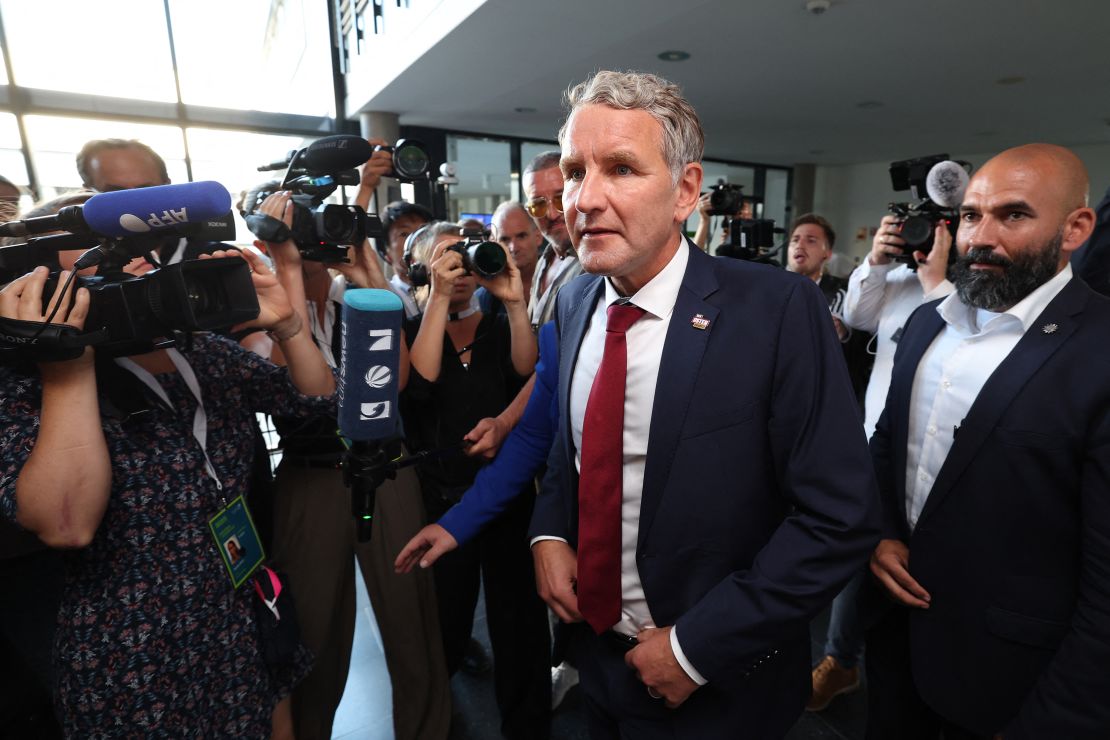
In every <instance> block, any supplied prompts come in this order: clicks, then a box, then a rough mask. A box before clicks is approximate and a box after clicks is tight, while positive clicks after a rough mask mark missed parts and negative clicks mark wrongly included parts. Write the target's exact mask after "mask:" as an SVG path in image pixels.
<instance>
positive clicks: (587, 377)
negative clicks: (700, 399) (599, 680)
mask: <svg viewBox="0 0 1110 740" xmlns="http://www.w3.org/2000/svg"><path fill="white" fill-rule="evenodd" d="M689 259H690V252H689V247H688V246H687V244H686V240H685V239H683V240H682V241H681V243H680V244H679V247H678V251H676V252H675V254H674V256H673V257H672V258H671V261H670V262H668V263H667V266H666V267H664V268H663V269H662V270H660V271H659V273H658V274H657V275H656V276H655V277H653V278H652V279H651V280H650V281H649V282H648V283H647V284H646V285H644V286H643V287H642V288H640V289H639V290H638V291H636V294H635V295H633V296H630V297H629V301H630V302H631V303H632V304H633V305H636V306H639V307H640V308H642V309H644V311H645V312H646V313H645V314H644V315H643V316H642V317H641V318H640V320H639V321H637V322H636V323H635V324H633V325H632V327H631V328H630V329H629V330H628V333H627V334H626V337H625V338H626V342H627V352H628V369H627V372H626V374H625V388H624V435H623V446H624V450H623V454H624V461H623V471H622V472H623V475H622V483H623V492H622V498H621V620H620V622H618V623H617V624H616V625H615V626H614V627H613V629H614V630H615V631H617V632H621V633H624V634H626V635H635V634H637V633H638V632H640V630H643V629H645V628H648V627H654V626H655V621H654V620H653V619H652V616H651V611H650V610H649V609H648V603H647V598H646V597H645V595H644V586H643V583H641V581H640V571H639V568H638V566H637V563H636V542H637V539H638V536H639V531H640V500H641V498H642V495H643V489H644V467H645V465H646V463H647V450H648V437H649V436H650V433H651V413H652V407H653V406H654V404H655V385H656V382H657V381H658V379H659V364H660V362H661V361H662V359H663V344H664V343H665V342H666V340H667V328H668V327H669V326H670V324H671V314H672V312H673V311H674V304H675V301H677V300H678V291H679V290H680V289H681V287H682V277H683V276H684V275H685V274H686V263H687V262H688V261H689ZM621 297H622V296H621V295H620V294H619V293H617V290H616V288H614V287H613V284H612V283H611V282H610V281H609V280H608V279H607V280H606V281H605V296H604V298H603V299H602V300H599V301H598V303H597V307H596V308H595V309H594V313H593V316H591V317H590V325H589V328H588V329H587V330H586V335H585V336H584V337H583V339H582V347H581V349H580V350H579V353H578V361H577V362H576V363H575V365H574V374H573V375H572V376H571V383H570V428H571V435H572V438H573V441H574V449H575V453H574V466H575V468H577V469H578V470H579V471H580V472H581V470H582V453H581V449H582V422H583V420H584V418H585V416H586V402H587V401H588V400H589V398H590V389H591V388H593V383H594V376H596V375H597V371H598V368H599V367H600V366H601V358H602V355H604V353H605V325H606V322H607V319H608V316H607V313H606V312H607V310H608V308H609V306H610V305H611V304H613V303H615V302H617V301H618V300H620V299H621ZM671 649H672V650H673V651H674V654H675V657H676V658H677V659H678V662H679V664H680V665H681V666H682V667H683V669H684V670H685V671H686V673H687V674H689V676H690V678H692V679H693V680H694V681H696V682H697V683H698V684H704V683H705V679H704V678H702V676H701V675H700V674H699V673H698V672H697V670H696V669H695V668H694V667H693V665H691V663H690V662H689V661H688V660H687V659H686V656H685V654H684V653H683V652H682V647H681V646H680V645H679V642H678V635H677V631H676V630H673V629H672V630H671Z"/></svg>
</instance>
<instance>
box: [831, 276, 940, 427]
mask: <svg viewBox="0 0 1110 740" xmlns="http://www.w3.org/2000/svg"><path fill="white" fill-rule="evenodd" d="M952 290H953V286H952V283H950V282H948V281H947V280H944V281H942V282H941V284H940V285H938V286H937V287H935V288H933V289H932V290H931V291H929V294H928V295H925V293H924V291H923V290H922V289H921V282H920V281H919V280H918V279H917V273H916V272H914V271H913V270H911V269H910V268H909V267H908V266H907V265H904V264H902V263H895V262H890V263H888V264H885V265H872V264H871V263H870V262H869V261H868V260H866V259H865V260H864V261H863V263H862V264H860V266H859V267H857V268H856V269H855V270H854V271H853V272H852V275H851V277H849V278H848V292H847V293H846V294H845V296H844V305H843V311H844V323H845V324H847V325H848V326H850V327H852V328H853V329H861V330H863V331H866V332H870V333H872V334H874V335H875V339H873V340H872V343H873V344H874V345H875V366H874V367H873V368H872V370H871V380H870V381H868V383H867V394H866V396H865V398H864V404H863V405H864V422H863V427H864V431H865V432H866V434H867V438H868V439H870V438H871V435H872V434H874V433H875V424H876V423H877V422H878V421H879V415H880V414H882V412H883V407H884V406H886V393H887V390H888V389H889V388H890V373H891V371H892V370H893V369H894V350H895V349H896V348H897V346H898V344H897V342H895V341H894V340H893V339H892V337H893V336H894V334H895V333H896V332H897V331H898V330H899V329H900V328H901V327H902V325H903V324H905V323H906V319H908V318H909V317H910V314H911V313H913V310H914V309H915V308H917V307H918V306H920V305H921V304H922V303H926V302H928V301H932V300H935V299H937V298H943V297H944V296H946V295H948V294H950V293H951V292H952ZM869 348H870V346H869Z"/></svg>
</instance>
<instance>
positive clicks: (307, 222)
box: [243, 134, 409, 263]
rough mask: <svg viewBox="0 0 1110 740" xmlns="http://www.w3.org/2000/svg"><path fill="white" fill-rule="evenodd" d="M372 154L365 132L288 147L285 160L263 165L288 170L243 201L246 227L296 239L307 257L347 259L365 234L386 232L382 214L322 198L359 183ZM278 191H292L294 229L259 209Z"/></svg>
mask: <svg viewBox="0 0 1110 740" xmlns="http://www.w3.org/2000/svg"><path fill="white" fill-rule="evenodd" d="M399 143H401V142H399ZM406 151H407V150H406ZM373 153H374V150H373V148H372V147H371V146H370V143H369V142H367V141H366V140H365V139H363V138H362V137H360V136H351V135H347V134H339V135H336V136H326V137H324V138H323V139H318V140H317V141H315V142H313V143H312V144H310V145H309V146H307V147H305V148H304V149H299V150H296V151H293V152H290V153H289V154H288V155H286V158H285V159H281V160H277V161H275V162H271V163H270V164H266V165H262V166H261V167H259V168H258V169H259V171H266V170H274V169H282V168H284V169H285V175H284V176H283V177H282V179H281V181H280V182H275V183H274V184H273V187H264V188H259V189H257V190H254V191H252V195H253V197H252V198H251V200H252V201H253V202H250V203H247V202H244V203H243V213H244V219H245V220H246V222H247V228H249V229H250V230H251V232H252V233H253V234H254V235H255V236H257V237H258V238H259V239H262V240H263V241H268V242H283V241H286V240H287V239H290V238H291V239H293V241H294V242H296V244H297V249H298V250H299V251H300V253H301V257H303V258H304V259H306V260H312V261H315V262H326V263H335V262H344V261H346V259H347V249H348V247H349V246H351V245H355V244H360V243H362V240H363V239H366V238H367V237H384V236H385V232H384V231H383V230H382V223H381V219H379V218H378V216H377V215H376V214H372V213H367V212H366V211H364V210H363V209H362V208H360V207H358V206H348V205H340V204H338V203H324V200H325V199H327V197H328V196H330V195H331V194H332V193H334V192H335V191H336V189H337V188H338V187H339V186H340V185H358V183H359V173H358V170H356V169H355V167H357V166H359V165H361V164H362V163H363V162H365V161H366V160H368V159H370V157H371V155H372V154H373ZM406 156H409V155H407V154H406ZM395 166H396V164H395ZM280 190H288V191H290V192H292V193H293V196H292V199H293V227H292V228H291V229H290V228H288V227H286V226H285V224H284V223H282V222H281V221H280V220H279V219H276V218H273V217H271V216H267V215H265V214H262V213H258V212H257V209H258V206H259V205H260V204H261V203H262V201H263V200H264V199H265V198H266V197H267V196H269V195H270V194H271V193H275V192H278V191H280Z"/></svg>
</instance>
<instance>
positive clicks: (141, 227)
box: [81, 181, 231, 236]
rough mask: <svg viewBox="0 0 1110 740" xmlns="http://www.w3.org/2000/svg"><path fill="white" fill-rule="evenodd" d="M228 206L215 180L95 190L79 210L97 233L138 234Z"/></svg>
mask: <svg viewBox="0 0 1110 740" xmlns="http://www.w3.org/2000/svg"><path fill="white" fill-rule="evenodd" d="M230 209H231V194H230V193H229V192H227V188H225V187H224V186H223V185H221V184H220V183H218V182H211V181H204V182H186V183H181V184H179V185H156V186H154V187H152V188H135V189H133V190H116V191H113V192H110V193H98V194H96V195H94V196H93V197H91V198H89V199H88V200H87V201H86V202H85V204H84V206H83V207H82V209H81V215H82V216H84V218H85V223H86V224H88V227H89V228H90V229H91V230H92V231H93V232H94V233H96V234H99V235H100V236H137V235H139V234H146V233H148V232H151V231H161V230H165V229H170V228H174V227H180V226H183V225H185V224H200V223H203V222H205V221H207V220H209V219H214V218H219V217H220V216H223V215H224V214H226V213H227V212H228V211H229V210H230Z"/></svg>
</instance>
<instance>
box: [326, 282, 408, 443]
mask: <svg viewBox="0 0 1110 740" xmlns="http://www.w3.org/2000/svg"><path fill="white" fill-rule="evenodd" d="M402 316H404V307H403V306H402V304H401V299H400V298H399V297H397V295H396V294H395V293H394V292H393V291H390V290H376V289H372V288H357V289H352V290H348V291H347V292H346V293H344V294H343V344H342V353H341V355H340V361H339V431H340V432H341V433H342V434H343V436H344V437H347V438H348V439H351V440H354V441H358V442H364V441H373V440H385V439H389V438H391V437H396V436H397V434H398V431H399V429H400V424H399V416H398V412H397V392H398V384H397V373H398V366H399V365H400V360H401V347H400V343H401V341H402V339H401V318H402Z"/></svg>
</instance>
